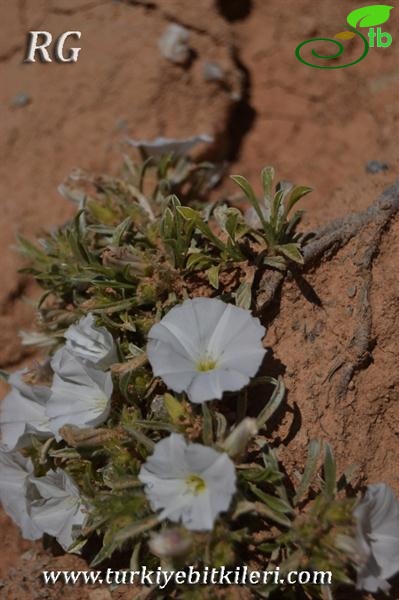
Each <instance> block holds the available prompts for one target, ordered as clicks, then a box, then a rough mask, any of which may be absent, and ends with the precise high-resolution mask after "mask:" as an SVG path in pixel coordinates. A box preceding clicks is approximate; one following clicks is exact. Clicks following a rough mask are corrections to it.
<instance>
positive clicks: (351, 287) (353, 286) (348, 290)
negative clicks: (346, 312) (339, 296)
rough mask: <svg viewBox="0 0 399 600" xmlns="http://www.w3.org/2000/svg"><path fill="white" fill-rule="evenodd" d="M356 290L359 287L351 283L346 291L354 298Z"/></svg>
mask: <svg viewBox="0 0 399 600" xmlns="http://www.w3.org/2000/svg"><path fill="white" fill-rule="evenodd" d="M356 292H357V287H356V286H355V285H350V286H349V287H348V288H347V290H346V293H347V294H348V296H349V298H354V297H355V296H356Z"/></svg>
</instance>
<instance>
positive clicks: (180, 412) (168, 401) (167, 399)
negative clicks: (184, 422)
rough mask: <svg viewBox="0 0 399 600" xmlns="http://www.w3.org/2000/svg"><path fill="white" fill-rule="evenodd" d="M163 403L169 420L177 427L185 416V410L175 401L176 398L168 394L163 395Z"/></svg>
mask: <svg viewBox="0 0 399 600" xmlns="http://www.w3.org/2000/svg"><path fill="white" fill-rule="evenodd" d="M164 403H165V407H166V410H167V411H168V414H169V417H170V420H171V421H172V423H174V424H175V425H178V424H179V423H180V421H181V419H182V418H183V417H184V415H185V410H184V408H183V406H182V404H181V403H180V402H179V401H178V400H176V398H175V397H174V396H172V394H168V393H166V394H165V395H164Z"/></svg>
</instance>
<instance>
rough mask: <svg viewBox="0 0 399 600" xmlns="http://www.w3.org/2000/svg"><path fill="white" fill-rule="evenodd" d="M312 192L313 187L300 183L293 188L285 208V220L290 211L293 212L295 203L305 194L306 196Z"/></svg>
mask: <svg viewBox="0 0 399 600" xmlns="http://www.w3.org/2000/svg"><path fill="white" fill-rule="evenodd" d="M310 192H313V188H310V187H307V186H305V185H299V186H296V187H294V189H293V190H292V192H291V194H290V196H289V198H288V201H287V204H286V207H285V210H284V220H286V219H287V217H288V215H289V213H290V212H291V210H292V208H293V207H294V206H295V204H296V203H297V202H298V201H299V200H300V199H301V198H303V197H304V196H306V195H307V194H310Z"/></svg>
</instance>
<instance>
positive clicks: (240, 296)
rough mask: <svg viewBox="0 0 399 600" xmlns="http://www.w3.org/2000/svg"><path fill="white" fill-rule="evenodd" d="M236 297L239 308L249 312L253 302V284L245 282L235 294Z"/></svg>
mask: <svg viewBox="0 0 399 600" xmlns="http://www.w3.org/2000/svg"><path fill="white" fill-rule="evenodd" d="M234 297H235V301H236V305H237V306H239V307H240V308H246V309H247V310H249V309H250V308H251V302H252V284H251V283H249V282H248V281H244V282H243V283H242V284H241V285H240V286H239V287H238V288H237V290H236V291H235V292H234Z"/></svg>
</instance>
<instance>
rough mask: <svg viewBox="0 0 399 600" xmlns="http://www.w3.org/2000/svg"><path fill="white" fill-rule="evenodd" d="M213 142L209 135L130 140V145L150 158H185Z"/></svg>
mask: <svg viewBox="0 0 399 600" xmlns="http://www.w3.org/2000/svg"><path fill="white" fill-rule="evenodd" d="M212 142H213V138H211V137H210V136H209V135H206V134H201V135H194V136H192V137H189V138H183V139H175V138H164V137H159V138H156V139H155V140H132V139H129V140H128V144H130V146H133V147H134V148H140V149H142V150H144V152H145V153H146V154H147V155H149V156H162V155H163V154H172V153H174V154H177V155H179V156H185V155H186V154H188V152H190V150H192V148H194V147H195V146H197V145H198V144H202V143H206V144H210V143H212Z"/></svg>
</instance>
